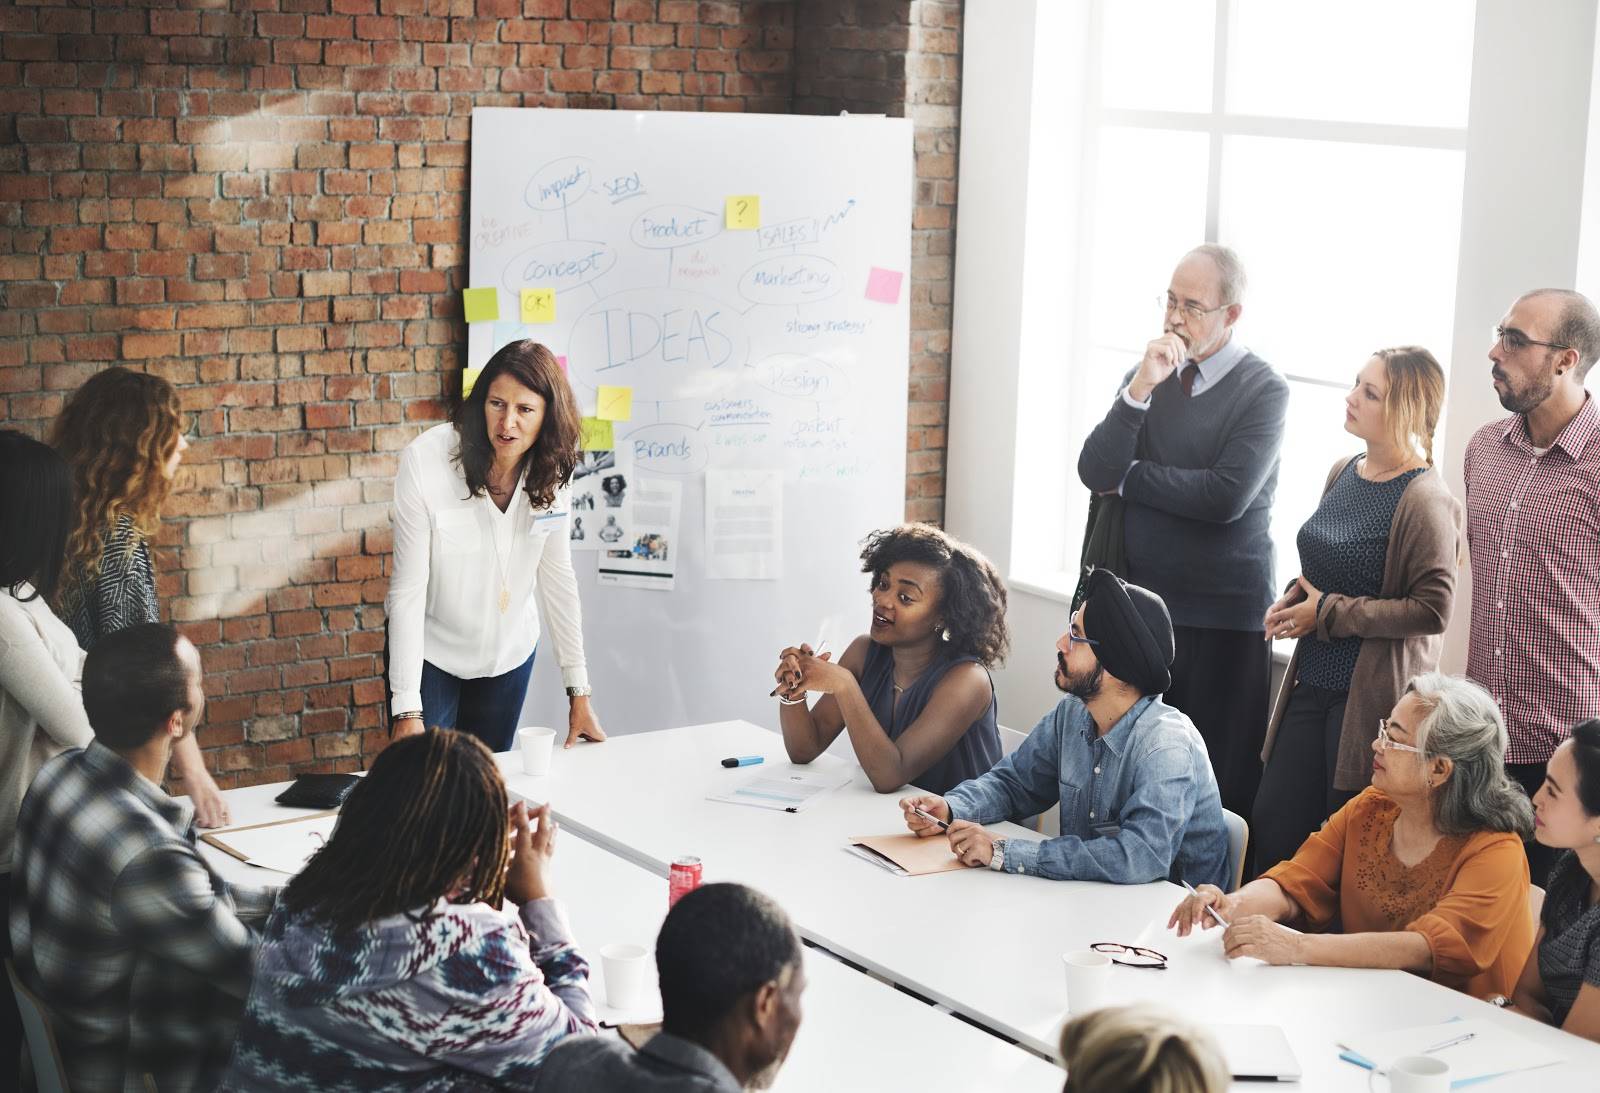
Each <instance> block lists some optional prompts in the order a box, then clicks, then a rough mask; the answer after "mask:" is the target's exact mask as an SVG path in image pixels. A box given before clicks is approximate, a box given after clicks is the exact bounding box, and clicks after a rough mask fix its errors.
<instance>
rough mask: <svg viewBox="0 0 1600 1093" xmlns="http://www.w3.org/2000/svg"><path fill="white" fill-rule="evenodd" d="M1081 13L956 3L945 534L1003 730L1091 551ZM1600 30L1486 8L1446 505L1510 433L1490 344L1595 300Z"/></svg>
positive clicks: (1591, 15) (999, 1) (1541, 12)
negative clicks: (1000, 640)
mask: <svg viewBox="0 0 1600 1093" xmlns="http://www.w3.org/2000/svg"><path fill="white" fill-rule="evenodd" d="M1091 13H1092V8H1091V7H1090V6H1089V5H1087V4H1080V3H1077V2H1063V0H967V5H966V8H965V12H964V28H963V41H962V49H963V56H962V69H963V71H962V89H961V90H962V118H961V154H960V178H959V194H960V199H959V206H958V210H957V228H956V230H957V241H956V274H955V301H954V324H953V333H952V347H951V351H952V372H951V400H950V436H949V449H948V461H947V470H946V482H947V487H946V504H945V517H946V526H947V527H948V528H949V530H950V531H951V532H952V533H953V534H955V535H957V536H958V537H960V538H962V539H965V540H967V541H969V542H972V543H974V544H975V545H977V546H978V547H979V548H980V549H982V550H983V551H984V552H985V553H986V554H988V555H989V557H990V558H991V559H993V561H994V562H995V564H996V565H997V566H998V567H999V568H1000V571H1001V573H1002V574H1003V575H1004V576H1005V577H1006V579H1007V582H1008V585H1009V587H1010V592H1011V596H1010V605H1011V607H1010V612H1009V618H1010V621H1011V627H1012V647H1013V650H1014V652H1013V655H1012V663H1013V665H1015V666H1014V667H1009V668H1004V669H1002V670H1001V671H999V672H997V673H996V677H995V678H996V683H997V685H998V687H999V690H1000V693H1001V699H1002V707H1003V708H1006V709H1010V710H1012V711H1013V712H1012V713H1011V714H1009V715H1008V719H1009V720H1014V721H1020V720H1022V719H1028V720H1031V719H1032V718H1033V717H1034V716H1037V714H1039V713H1041V712H1043V711H1044V710H1046V709H1048V708H1049V705H1050V704H1051V703H1053V701H1054V700H1055V698H1058V697H1059V696H1058V695H1055V693H1054V691H1053V689H1052V687H1051V685H1050V681H1049V673H1048V672H1047V671H1044V670H1041V669H1039V667H1038V664H1039V663H1040V657H1041V655H1042V654H1041V652H1040V651H1041V649H1042V650H1044V651H1045V652H1046V653H1047V652H1048V649H1049V644H1050V643H1051V642H1053V641H1054V640H1055V638H1056V637H1057V636H1058V635H1059V633H1060V631H1061V629H1062V628H1063V627H1062V623H1063V621H1064V616H1063V609H1062V604H1063V603H1064V602H1066V601H1067V599H1068V598H1069V597H1070V595H1071V591H1072V587H1073V584H1074V582H1075V580H1076V574H1075V572H1074V570H1075V566H1074V567H1072V569H1065V568H1063V567H1062V566H1061V565H1060V561H1059V559H1061V558H1063V557H1068V558H1073V559H1075V558H1076V555H1077V543H1078V541H1079V538H1080V537H1081V534H1082V527H1081V525H1080V526H1077V527H1069V526H1068V525H1067V520H1066V509H1067V505H1066V504H1064V503H1063V502H1064V501H1065V500H1066V498H1067V497H1068V496H1069V491H1078V492H1080V493H1081V492H1082V489H1083V487H1082V485H1081V484H1080V483H1079V482H1078V479H1077V474H1076V463H1077V454H1078V451H1077V445H1078V444H1079V443H1081V438H1071V437H1068V436H1066V435H1065V434H1066V430H1065V429H1063V428H1062V427H1061V420H1062V416H1063V407H1064V405H1065V398H1066V396H1065V387H1066V385H1065V383H1064V380H1063V376H1064V373H1065V370H1066V369H1067V368H1068V367H1070V361H1071V352H1072V350H1073V348H1074V347H1076V346H1077V345H1079V337H1080V336H1079V333H1078V329H1077V328H1078V326H1079V324H1078V323H1076V322H1075V321H1074V316H1073V312H1074V311H1075V310H1076V307H1077V306H1078V302H1079V301H1081V300H1082V298H1083V296H1084V295H1085V294H1084V293H1083V292H1082V291H1080V288H1079V285H1078V282H1079V280H1080V277H1079V274H1078V271H1077V270H1076V269H1075V268H1072V264H1071V263H1066V262H1060V261H1057V259H1059V257H1060V256H1061V255H1064V254H1074V253H1076V252H1077V251H1078V250H1081V249H1082V240H1081V237H1080V232H1081V229H1082V227H1083V225H1082V223H1081V220H1080V217H1079V215H1078V209H1079V208H1080V204H1081V203H1080V201H1079V195H1078V191H1077V187H1078V184H1079V181H1078V180H1079V179H1080V178H1081V177H1082V175H1081V168H1082V159H1081V155H1082V146H1083V139H1082V138H1083V133H1082V129H1083V124H1084V123H1083V119H1084V118H1086V117H1087V116H1088V115H1087V113H1086V108H1087V105H1088V94H1089V90H1090V87H1091V85H1090V83H1089V82H1088V79H1087V76H1088V72H1089V69H1090V66H1091V65H1092V64H1093V58H1092V56H1091V54H1092V53H1093V50H1092V48H1091V46H1090V43H1091V42H1092V41H1094V38H1093V37H1092V36H1091V31H1092V30H1093V29H1095V28H1092V27H1091V26H1090V24H1089V20H1090V16H1091ZM1596 28H1597V24H1596V4H1595V0H1541V3H1538V4H1529V3H1526V2H1525V0H1478V4H1477V13H1476V21H1475V32H1474V56H1473V67H1472V82H1471V100H1470V109H1469V115H1468V125H1467V129H1466V135H1465V144H1464V150H1465V152H1466V168H1465V179H1464V184H1463V189H1462V232H1461V237H1460V248H1459V254H1458V259H1457V262H1458V272H1457V278H1456V293H1455V307H1456V313H1455V318H1454V323H1453V326H1452V331H1453V343H1452V344H1451V346H1450V347H1449V352H1448V355H1447V357H1443V358H1442V359H1443V360H1444V363H1445V364H1446V368H1447V375H1448V378H1449V381H1450V382H1449V391H1448V394H1447V397H1446V416H1447V417H1448V418H1449V419H1450V420H1451V421H1452V422H1454V423H1455V424H1454V428H1453V429H1452V430H1451V434H1450V436H1449V437H1447V438H1446V440H1445V443H1444V444H1443V445H1442V446H1436V449H1435V450H1436V453H1437V457H1438V463H1439V466H1440V467H1441V468H1442V469H1443V470H1444V473H1445V480H1446V482H1447V483H1448V484H1449V485H1450V488H1451V489H1452V491H1453V492H1454V493H1455V494H1456V496H1457V497H1458V498H1459V497H1461V496H1462V492H1463V491H1462V482H1461V452H1462V449H1463V448H1464V446H1465V443H1466V441H1467V440H1468V439H1469V438H1470V436H1471V434H1472V432H1473V431H1474V430H1475V429H1476V428H1477V427H1478V426H1480V425H1481V424H1483V423H1485V422H1487V421H1490V420H1494V419H1495V418H1497V417H1499V416H1503V413H1504V412H1503V411H1502V410H1501V409H1500V407H1499V404H1498V402H1497V401H1496V400H1495V398H1494V394H1493V391H1492V389H1491V387H1490V385H1489V383H1488V380H1487V378H1486V376H1487V371H1486V370H1487V367H1488V365H1487V362H1486V361H1485V359H1484V353H1485V352H1486V350H1487V348H1488V347H1487V345H1486V344H1485V342H1486V337H1485V331H1486V330H1487V329H1488V328H1489V327H1490V326H1491V325H1492V324H1493V323H1494V321H1495V320H1496V319H1498V318H1499V317H1500V315H1501V314H1502V313H1503V311H1504V309H1505V307H1506V306H1507V305H1508V304H1509V303H1510V301H1511V300H1512V299H1513V298H1514V297H1515V296H1516V295H1517V294H1518V293H1519V292H1522V291H1525V290H1527V289H1528V288H1531V287H1534V286H1538V285H1562V284H1566V285H1572V284H1576V285H1577V287H1578V288H1579V289H1580V290H1581V291H1585V292H1587V293H1588V294H1589V295H1590V296H1591V297H1600V283H1596V284H1585V283H1583V282H1582V281H1581V280H1579V279H1578V274H1579V269H1580V254H1581V256H1582V258H1583V262H1582V269H1583V270H1584V271H1585V272H1586V273H1587V274H1589V275H1592V276H1600V198H1597V197H1596V194H1594V193H1591V194H1589V195H1588V206H1589V207H1588V208H1587V209H1585V207H1584V206H1585V196H1586V194H1585V186H1584V181H1585V170H1586V161H1587V160H1589V159H1593V160H1595V161H1596V162H1595V169H1594V171H1593V172H1591V173H1590V175H1589V178H1590V180H1591V183H1590V188H1591V189H1594V190H1595V191H1597V192H1600V72H1597V66H1596V65H1595V63H1594V61H1595V56H1596V52H1597V50H1596ZM1216 71H1218V72H1225V69H1224V68H1223V66H1218V67H1217V70H1216ZM1214 78H1215V74H1214ZM1097 83H1098V81H1097V80H1096V81H1095V86H1097ZM1591 104H1592V106H1591ZM1140 113H1142V114H1148V115H1149V116H1152V117H1160V118H1161V119H1162V120H1164V121H1167V120H1171V121H1176V120H1178V119H1176V118H1170V119H1169V118H1168V116H1167V115H1166V114H1164V113H1162V112H1140ZM1185 120H1186V122H1187V124H1191V125H1200V124H1203V123H1202V122H1200V121H1199V120H1195V119H1185ZM1234 122H1235V124H1240V125H1249V126H1252V127H1255V129H1254V131H1259V132H1263V133H1266V134H1268V135H1274V136H1277V135H1292V136H1296V137H1303V136H1307V135H1317V134H1321V133H1334V134H1335V135H1338V134H1344V135H1345V139H1355V138H1359V139H1361V140H1363V141H1366V142H1370V141H1372V139H1373V138H1374V137H1375V136H1381V135H1382V134H1379V133H1376V132H1375V131H1374V130H1373V129H1372V128H1370V127H1369V126H1368V125H1366V124H1360V123H1327V122H1301V121H1284V120H1282V119H1272V118H1265V119H1263V118H1243V119H1234ZM1204 124H1209V122H1207V123H1204ZM1380 128H1385V129H1390V130H1391V134H1390V135H1392V136H1394V137H1398V138H1400V139H1401V140H1402V141H1404V142H1407V143H1410V142H1418V143H1419V144H1421V145H1422V146H1427V142H1428V141H1439V140H1446V139H1448V140H1449V141H1450V142H1451V143H1450V144H1449V145H1448V146H1450V147H1461V145H1460V144H1459V143H1458V142H1459V141H1460V140H1461V138H1460V136H1459V135H1457V134H1455V133H1454V132H1452V131H1446V132H1447V133H1448V136H1447V135H1446V133H1440V132H1437V131H1434V130H1431V129H1428V128H1426V127H1411V126H1396V127H1380ZM1591 128H1592V129H1593V130H1594V133H1593V134H1591V132H1590V130H1591ZM1506 149H1515V150H1516V154H1515V155H1508V154H1506ZM1530 165H1537V166H1536V169H1534V168H1533V167H1531V166H1530ZM1585 213H1587V214H1588V215H1585ZM1213 226H1214V222H1213ZM1174 257H1176V256H1174ZM1158 287H1159V286H1158ZM1063 304H1065V305H1066V306H1063ZM1596 372H1597V373H1600V369H1597V370H1596ZM1596 386H1600V382H1597V384H1596ZM1097 401H1099V402H1104V401H1105V396H1104V393H1101V394H1100V395H1099V396H1098V397H1097ZM1051 559H1055V560H1056V561H1055V562H1054V563H1052V561H1051ZM1462 577H1463V579H1462V582H1461V584H1460V586H1459V587H1458V590H1457V599H1456V606H1457V609H1456V611H1455V614H1454V618H1453V620H1452V624H1451V627H1450V631H1449V632H1448V633H1447V635H1446V654H1445V659H1444V662H1443V667H1445V668H1446V670H1458V669H1459V666H1460V664H1461V663H1463V662H1464V647H1465V636H1464V635H1465V627H1466V622H1467V618H1468V615H1469V613H1470V612H1469V610H1468V606H1467V605H1468V603H1469V600H1468V594H1469V588H1468V580H1469V578H1470V571H1469V570H1468V569H1466V568H1464V569H1463V573H1462Z"/></svg>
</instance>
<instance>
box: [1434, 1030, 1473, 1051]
mask: <svg viewBox="0 0 1600 1093" xmlns="http://www.w3.org/2000/svg"><path fill="white" fill-rule="evenodd" d="M1477 1035H1478V1034H1477V1033H1476V1032H1464V1033H1462V1034H1461V1035H1460V1036H1456V1037H1452V1038H1451V1039H1449V1040H1444V1041H1442V1042H1440V1043H1437V1044H1434V1045H1433V1046H1432V1047H1425V1048H1423V1049H1422V1054H1424V1055H1432V1054H1433V1053H1434V1052H1435V1051H1443V1050H1444V1049H1445V1048H1447V1047H1455V1046H1456V1045H1457V1044H1464V1043H1466V1042H1467V1041H1468V1040H1470V1039H1472V1038H1473V1037H1475V1036H1477Z"/></svg>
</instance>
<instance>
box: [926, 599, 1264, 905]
mask: <svg viewBox="0 0 1600 1093" xmlns="http://www.w3.org/2000/svg"><path fill="white" fill-rule="evenodd" d="M1172 655H1173V637H1172V619H1171V617H1170V616H1169V615H1168V614H1167V606H1166V604H1164V603H1163V602H1162V601H1161V597H1160V596H1157V595H1156V594H1155V593H1154V592H1150V591H1148V590H1147V589H1143V588H1140V587H1139V586H1138V585H1131V584H1127V583H1125V582H1124V581H1122V580H1119V579H1118V578H1117V577H1116V576H1115V575H1114V574H1112V573H1110V572H1108V571H1106V570H1098V571H1096V572H1095V573H1093V574H1091V575H1090V578H1089V584H1088V595H1087V596H1086V597H1085V599H1084V603H1083V607H1082V608H1080V609H1079V611H1078V614H1077V615H1076V616H1075V617H1074V618H1073V619H1072V622H1071V625H1070V626H1069V627H1068V630H1067V632H1066V633H1065V634H1063V635H1061V639H1060V640H1059V641H1057V642H1056V666H1055V668H1056V671H1055V680H1056V686H1057V687H1058V688H1059V689H1060V690H1062V691H1064V692H1066V695H1067V697H1065V698H1063V699H1062V700H1061V701H1060V703H1058V704H1057V705H1056V708H1055V709H1054V710H1052V711H1051V712H1050V713H1048V714H1046V715H1045V717H1044V718H1043V719H1042V720H1041V721H1040V722H1039V723H1038V724H1037V725H1036V726H1034V728H1033V731H1032V732H1031V733H1029V734H1028V739H1027V740H1025V741H1023V743H1022V746H1021V747H1020V748H1018V749H1017V750H1016V751H1014V752H1012V753H1011V754H1010V755H1008V756H1006V757H1005V758H1003V759H1001V760H1000V762H999V763H997V764H995V767H994V769H993V770H991V771H989V772H988V773H987V774H983V775H980V776H979V777H977V778H971V779H968V780H967V781H965V782H962V783H961V784H960V785H958V786H956V787H955V788H954V789H952V790H951V791H950V792H949V793H948V794H946V795H945V796H944V797H936V796H933V795H932V794H920V795H917V796H912V797H906V798H904V799H903V800H901V802H900V806H901V809H902V810H903V811H904V813H905V817H906V825H907V826H908V827H910V828H911V830H912V831H914V832H916V834H918V835H921V836H934V835H939V834H941V833H944V834H946V835H947V837H948V838H949V840H950V849H951V850H952V851H953V852H954V853H955V854H956V856H957V857H959V858H960V859H961V860H962V861H963V862H965V863H966V864H968V865H973V866H988V867H989V868H990V869H996V870H1000V871H1003V872H1006V873H1033V874H1037V875H1039V876H1042V877H1050V878H1053V879H1056V880H1095V881H1106V882H1110V883H1112V884H1144V883H1146V882H1149V881H1153V880H1161V879H1170V880H1176V881H1183V880H1187V881H1188V882H1189V883H1191V884H1200V883H1202V882H1207V883H1211V884H1215V885H1217V886H1218V887H1220V888H1223V889H1227V888H1228V887H1229V886H1230V882H1231V880H1232V875H1233V873H1232V869H1231V864H1232V863H1230V861H1229V851H1228V834H1227V828H1226V826H1225V825H1224V823H1223V819H1222V803H1221V799H1220V798H1219V796H1218V794H1217V780H1216V777H1215V775H1213V774H1212V772H1211V763H1210V760H1209V759H1208V758H1207V757H1206V746H1205V742H1204V741H1203V740H1202V739H1201V738H1200V734H1199V732H1198V731H1196V729H1195V727H1194V725H1193V723H1192V722H1190V720H1189V719H1188V718H1187V717H1186V716H1184V714H1183V713H1182V712H1180V711H1179V710H1177V709H1174V708H1173V707H1171V706H1169V705H1167V704H1166V703H1165V702H1163V701H1161V693H1162V692H1163V691H1164V690H1165V689H1166V688H1167V687H1168V686H1169V685H1170V684H1171V682H1172V672H1171V670H1172ZM1058 799H1059V801H1060V803H1061V834H1060V835H1059V836H1058V837H1056V838H1053V839H1045V840H1044V841H1042V842H1034V841H1031V840H1020V839H1015V840H1014V839H995V838H993V837H992V836H991V835H990V834H989V833H988V832H987V831H985V830H984V829H983V827H981V826H980V825H982V824H986V823H994V822H996V821H999V820H1020V819H1023V818H1024V817H1027V816H1032V815H1034V814H1036V813H1039V812H1043V811H1044V810H1045V809H1047V808H1049V807H1050V806H1051V805H1052V804H1053V803H1055V802H1056V801H1057V800H1058ZM918 809H920V810H921V811H922V812H925V813H928V814H930V815H933V816H936V817H938V818H939V819H940V820H942V821H945V822H947V823H948V824H949V829H948V831H947V832H942V830H941V828H940V827H939V825H937V824H935V823H932V822H930V821H929V820H926V819H924V818H923V817H921V816H919V815H918V814H917V811H916V810H918Z"/></svg>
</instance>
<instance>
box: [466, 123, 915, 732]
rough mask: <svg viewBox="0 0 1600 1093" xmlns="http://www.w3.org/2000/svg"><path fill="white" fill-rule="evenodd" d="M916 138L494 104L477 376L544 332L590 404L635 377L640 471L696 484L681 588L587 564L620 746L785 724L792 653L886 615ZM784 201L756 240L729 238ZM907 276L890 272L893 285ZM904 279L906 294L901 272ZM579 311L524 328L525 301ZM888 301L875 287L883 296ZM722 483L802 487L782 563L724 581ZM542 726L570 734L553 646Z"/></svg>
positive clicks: (538, 707) (536, 699)
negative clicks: (739, 475)
mask: <svg viewBox="0 0 1600 1093" xmlns="http://www.w3.org/2000/svg"><path fill="white" fill-rule="evenodd" d="M911 133H912V130H911V123H910V122H908V121H906V120H905V119H899V118H858V117H793V116H784V115H722V114H690V113H621V112H602V111H593V110H546V109H511V108H478V109H475V110H474V111H473V115H472V179H471V183H472V185H471V194H472V197H471V207H470V214H471V234H470V260H469V280H470V287H473V288H484V287H493V288H495V289H496V290H497V292H498V293H499V313H500V316H501V321H498V322H476V323H472V324H470V325H469V327H468V361H467V364H468V366H469V367H481V366H482V365H483V364H484V363H485V362H486V361H487V360H488V359H489V357H490V356H491V355H492V354H493V353H494V351H495V350H496V349H498V348H499V347H500V346H502V345H504V344H506V343H507V342H509V341H512V340H515V339H518V338H524V337H531V338H535V339H536V340H538V341H541V342H544V343H545V344H546V345H548V346H549V347H550V348H551V349H552V350H553V351H554V352H555V353H556V354H558V355H560V356H565V357H566V359H567V368H568V375H569V377H570V379H571V381H572V385H573V389H574V391H575V392H576V394H577V397H578V403H579V406H580V408H581V409H582V410H583V412H584V413H585V414H593V413H595V409H596V397H597V394H598V388H599V386H600V385H602V384H605V385H612V386H626V387H630V388H632V392H633V407H632V417H631V419H630V420H628V421H626V422H620V421H619V422H617V423H616V424H615V426H614V431H615V437H616V443H617V445H618V448H619V449H621V450H622V451H623V453H624V455H625V456H627V457H631V461H632V464H633V469H634V474H636V475H637V476H639V477H640V478H644V479H658V480H659V479H671V480H675V481H677V482H680V483H681V495H682V511H681V516H680V520H679V528H678V538H679V543H678V544H677V547H676V555H675V563H674V566H675V570H676V574H675V584H674V587H673V589H672V591H657V590H647V589H641V588H632V587H615V586H611V585H601V584H599V583H597V578H596V559H597V555H596V554H595V553H593V552H577V553H575V554H574V556H573V557H574V565H575V567H576V569H577V573H578V584H579V590H580V595H581V597H582V600H583V614H584V642H585V649H586V652H587V655H588V660H589V674H590V681H591V683H592V684H593V686H594V690H595V697H594V702H595V709H596V711H597V712H598V714H599V715H600V718H601V722H602V724H604V725H605V727H606V729H607V731H608V732H614V733H629V732H640V731H645V730H650V729H657V728H665V727H669V726H675V725H682V724H693V723H701V722H710V721H719V720H724V719H728V718H745V719H748V720H751V721H754V722H756V723H757V724H766V725H772V726H775V725H776V724H777V702H776V700H775V699H772V698H769V697H768V692H769V691H770V690H771V689H772V683H773V681H772V671H773V669H774V668H775V667H776V664H777V655H778V652H779V650H780V649H782V648H783V647H784V646H786V645H791V644H797V643H799V642H802V641H813V640H815V638H816V636H817V634H818V627H819V624H820V623H821V622H822V621H823V620H824V619H828V618H838V617H843V618H845V619H848V620H849V622H850V624H851V626H850V628H849V629H850V633H851V634H855V633H864V632H865V631H866V629H867V625H868V623H869V621H870V606H869V602H868V598H867V578H866V577H865V576H864V575H862V574H861V573H860V571H859V570H860V563H859V561H858V554H859V551H860V546H859V544H860V541H861V539H862V538H863V537H864V536H865V535H866V534H867V533H868V532H870V531H872V530H874V529H876V528H881V527H890V526H893V525H895V524H898V523H899V522H900V521H901V520H902V519H903V514H904V511H905V462H906V457H905V446H906V388H907V369H908V358H907V354H908V348H909V337H910V301H909V296H910V261H911V254H910V250H911V198H912V186H913V180H912V147H911ZM752 196H753V197H756V198H759V224H760V227H759V228H756V229H753V230H751V229H744V230H734V229H730V228H729V227H727V220H726V215H725V214H726V213H727V201H728V199H729V198H730V197H745V198H748V197H752ZM875 270H876V271H882V272H878V273H874V271H875ZM896 274H900V275H902V277H901V279H900V281H899V285H898V288H897V291H896V292H895V293H894V294H893V298H891V296H890V293H889V291H888V288H889V286H890V285H891V284H892V282H893V281H894V279H895V278H894V275H896ZM523 288H553V289H554V290H555V294H556V296H555V300H556V306H555V319H554V321H551V322H541V323H531V324H523V323H522V322H520V321H519V320H520V311H519V303H520V290H521V289H523ZM869 294H870V295H869ZM707 469H729V470H766V471H781V472H782V479H781V483H782V498H783V505H782V547H781V554H782V560H781V571H780V574H779V575H778V576H777V577H776V578H775V579H766V580H723V579H712V578H710V577H709V576H708V575H707V562H706V542H705V472H706V471H707ZM524 723H525V724H532V723H538V724H548V725H558V726H560V725H565V724H566V697H565V695H564V693H563V692H562V688H561V680H560V674H559V669H558V667H557V664H556V656H555V649H554V646H553V645H552V644H551V643H549V642H545V641H541V647H540V649H539V656H538V659H537V660H536V662H535V669H534V676H533V682H532V685H531V686H530V688H529V696H528V702H527V706H526V708H525V711H524Z"/></svg>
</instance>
